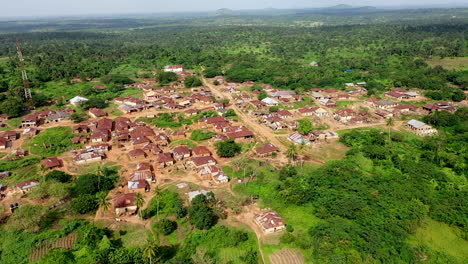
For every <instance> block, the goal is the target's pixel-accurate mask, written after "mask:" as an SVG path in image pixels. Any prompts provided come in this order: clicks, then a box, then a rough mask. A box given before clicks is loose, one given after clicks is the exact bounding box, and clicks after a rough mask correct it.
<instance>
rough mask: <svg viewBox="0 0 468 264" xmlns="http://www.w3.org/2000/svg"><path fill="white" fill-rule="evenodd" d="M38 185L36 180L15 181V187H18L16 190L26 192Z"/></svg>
mask: <svg viewBox="0 0 468 264" xmlns="http://www.w3.org/2000/svg"><path fill="white" fill-rule="evenodd" d="M38 185H39V182H38V181H37V180H27V181H24V182H20V183H17V184H16V188H18V191H20V192H23V193H26V192H29V191H30V190H31V189H32V188H34V187H36V186H38Z"/></svg>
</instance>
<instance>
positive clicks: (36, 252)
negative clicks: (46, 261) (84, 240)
mask: <svg viewBox="0 0 468 264" xmlns="http://www.w3.org/2000/svg"><path fill="white" fill-rule="evenodd" d="M77 237H78V234H76V233H71V234H70V235H68V236H66V237H62V238H60V239H59V240H57V241H54V242H49V241H46V242H44V243H43V244H42V245H40V246H38V247H36V248H35V249H33V251H32V253H31V256H29V260H30V262H36V261H39V260H41V258H42V257H43V256H44V255H45V254H47V252H49V251H50V250H51V249H53V248H66V249H71V247H72V245H73V243H75V241H76V239H77Z"/></svg>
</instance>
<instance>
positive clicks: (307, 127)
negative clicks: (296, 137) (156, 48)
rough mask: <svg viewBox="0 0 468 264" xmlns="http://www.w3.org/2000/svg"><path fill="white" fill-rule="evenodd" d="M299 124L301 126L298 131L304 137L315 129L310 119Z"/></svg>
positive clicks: (305, 119)
mask: <svg viewBox="0 0 468 264" xmlns="http://www.w3.org/2000/svg"><path fill="white" fill-rule="evenodd" d="M298 122H299V125H298V126H297V131H298V132H299V133H301V134H302V135H307V134H308V133H309V132H310V131H312V130H313V129H314V127H313V125H312V121H311V120H310V119H308V118H303V119H299V120H298Z"/></svg>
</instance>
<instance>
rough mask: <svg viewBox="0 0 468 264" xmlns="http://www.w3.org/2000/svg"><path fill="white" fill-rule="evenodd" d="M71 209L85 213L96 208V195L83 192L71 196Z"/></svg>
mask: <svg viewBox="0 0 468 264" xmlns="http://www.w3.org/2000/svg"><path fill="white" fill-rule="evenodd" d="M70 207H71V209H72V210H73V211H75V212H76V213H79V214H87V213H90V212H93V211H95V210H96V209H97V207H98V203H97V201H96V197H95V196H94V195H90V194H83V195H80V196H78V197H76V198H73V199H72V200H71V202H70Z"/></svg>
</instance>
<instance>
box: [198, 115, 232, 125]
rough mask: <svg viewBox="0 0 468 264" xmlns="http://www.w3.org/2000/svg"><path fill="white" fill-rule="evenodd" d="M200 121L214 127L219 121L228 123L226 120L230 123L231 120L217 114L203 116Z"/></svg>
mask: <svg viewBox="0 0 468 264" xmlns="http://www.w3.org/2000/svg"><path fill="white" fill-rule="evenodd" d="M199 122H200V123H204V124H206V125H209V126H211V127H214V126H215V125H216V124H218V123H226V122H228V123H229V120H228V119H227V118H226V117H224V116H215V117H207V118H202V119H200V121H199Z"/></svg>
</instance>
